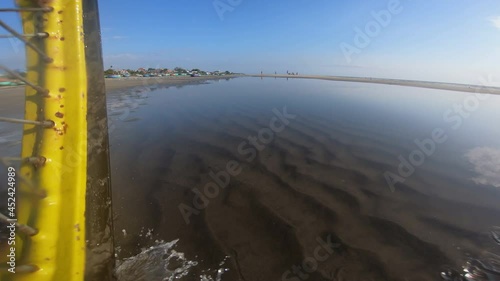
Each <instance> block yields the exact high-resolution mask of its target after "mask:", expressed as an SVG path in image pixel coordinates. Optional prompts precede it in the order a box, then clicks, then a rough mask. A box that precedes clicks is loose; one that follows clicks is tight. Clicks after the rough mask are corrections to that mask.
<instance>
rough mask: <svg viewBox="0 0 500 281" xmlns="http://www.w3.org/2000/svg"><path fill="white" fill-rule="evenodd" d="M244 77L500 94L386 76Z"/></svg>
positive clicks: (477, 87) (494, 90) (488, 89)
mask: <svg viewBox="0 0 500 281" xmlns="http://www.w3.org/2000/svg"><path fill="white" fill-rule="evenodd" d="M243 76H244V77H266V78H298V79H317V80H330V81H341V82H356V83H372V84H384V85H395V86H406V87H417V88H427V89H436V90H448V91H457V92H467V93H480V94H492V95H500V87H492V86H480V85H467V84H457V83H444V82H428V81H417V80H402V79H387V78H369V77H348V76H324V75H274V74H262V75H261V74H246V75H243Z"/></svg>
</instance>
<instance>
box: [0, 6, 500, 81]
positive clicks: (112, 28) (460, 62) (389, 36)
mask: <svg viewBox="0 0 500 281" xmlns="http://www.w3.org/2000/svg"><path fill="white" fill-rule="evenodd" d="M394 1H395V2H394ZM392 2H394V3H396V4H390V3H392ZM397 2H399V4H397ZM125 3H130V4H125ZM390 5H397V7H398V9H397V10H398V11H399V12H398V13H393V12H392V11H393V10H394V9H392V10H391V9H389V8H388V7H389V6H390ZM217 7H218V8H219V10H217ZM394 7H396V6H394ZM224 9H226V10H225V12H224ZM374 13H378V14H380V13H382V14H384V13H385V14H386V15H387V13H389V14H390V20H389V21H386V22H385V23H387V24H384V26H382V25H381V24H380V21H379V22H378V23H377V22H376V20H375V18H374ZM100 16H101V27H102V38H103V50H104V54H105V67H106V68H108V67H109V66H111V65H113V67H114V68H137V67H140V66H143V67H168V68H173V67H175V66H182V67H186V68H195V67H196V68H202V69H207V70H215V69H220V70H226V69H228V70H231V71H235V72H245V73H260V71H261V70H262V71H264V72H273V73H274V71H278V72H279V73H283V72H286V71H287V70H289V71H293V72H299V73H301V74H302V73H303V74H327V75H352V76H371V77H392V78H404V79H422V80H432V81H447V82H458V83H475V84H477V83H479V81H478V77H479V76H484V75H488V74H498V73H500V2H499V1H498V0H483V1H473V0H455V1H451V0H443V1H431V0H427V1H417V0H400V1H397V0H383V1H382V0H380V1H379V0H377V1H373V0H353V1H333V0H315V1H307V0H274V1H270V0H183V1H165V0H150V1H142V2H137V1H124V0H103V1H100ZM4 18H5V19H4ZM2 19H4V20H5V21H7V22H9V23H11V24H14V25H16V26H19V25H18V22H19V20H18V19H17V17H15V16H14V15H9V16H4V15H2ZM386 19H387V18H386ZM374 24H375V25H377V24H378V26H379V28H378V29H376V28H375V27H376V26H375V25H374ZM367 27H372V28H375V29H372V30H373V32H372V33H371V35H370V36H368V35H367V36H368V38H369V44H366V46H365V45H363V46H361V45H356V43H355V42H356V41H355V36H356V35H357V34H358V33H357V32H356V30H357V29H358V30H362V31H363V33H365V34H366V28H367ZM1 41H3V42H1V43H0V60H1V61H2V62H3V63H6V64H8V65H10V66H13V67H16V68H22V57H23V51H22V48H21V47H22V46H20V45H16V44H12V42H10V41H8V40H1ZM365 43H366V42H365ZM341 46H351V47H353V48H356V49H357V52H356V53H353V54H352V55H351V56H350V59H347V58H346V56H345V55H344V52H343V51H342V47H341ZM360 46H361V47H360ZM344 49H345V48H344ZM19 50H21V51H19ZM351 50H352V49H351Z"/></svg>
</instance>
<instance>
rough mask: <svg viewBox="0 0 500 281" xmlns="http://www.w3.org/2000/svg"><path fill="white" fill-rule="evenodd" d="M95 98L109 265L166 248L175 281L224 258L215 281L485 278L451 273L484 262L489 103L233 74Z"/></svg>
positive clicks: (492, 129)
mask: <svg viewBox="0 0 500 281" xmlns="http://www.w3.org/2000/svg"><path fill="white" fill-rule="evenodd" d="M109 103H110V111H111V113H110V114H111V115H112V120H111V123H112V127H115V128H114V129H113V130H112V149H111V151H112V159H113V163H112V165H113V167H114V168H113V188H114V196H115V198H114V199H115V203H114V204H115V212H116V215H117V220H116V223H115V227H116V235H117V238H118V244H119V245H120V247H121V248H120V249H121V251H120V253H119V257H120V258H124V257H129V256H133V255H135V254H137V253H138V251H139V250H138V249H140V247H147V246H150V245H151V241H152V240H155V239H162V240H165V241H172V240H176V239H179V241H178V243H177V246H176V247H177V250H178V251H180V252H182V253H184V254H185V256H186V257H187V259H188V260H193V261H196V263H197V265H196V266H193V267H192V268H190V270H189V271H190V274H191V275H189V274H188V276H187V277H186V278H187V279H186V280H195V279H197V276H200V275H201V274H200V272H201V271H203V270H204V269H207V268H214V269H216V268H219V267H218V265H219V264H220V262H221V261H222V260H223V259H225V258H226V257H227V262H226V264H225V267H226V268H227V269H228V271H227V272H226V273H225V274H224V276H223V277H222V280H305V279H307V280H439V279H440V278H443V279H446V278H448V280H462V279H463V280H488V279H487V278H490V280H495V279H491V278H496V277H495V276H497V275H495V274H493V273H491V272H494V273H495V272H497V268H496V267H493V266H489V267H488V266H484V267H483V268H482V269H481V267H477V266H476V273H477V272H479V271H481V270H486V272H490V275H491V276H494V277H491V276H490V277H484V276H486V275H484V276H483V275H481V276H480V274H476V277H474V278H476V279H464V278H472V277H470V276H468V275H467V272H465V271H463V270H464V269H470V268H471V266H470V263H471V261H472V263H474V261H475V260H476V261H483V263H484V262H487V261H493V262H497V263H496V264H498V260H499V259H498V256H497V255H499V254H500V246H499V245H498V242H495V239H494V237H495V236H494V235H492V234H491V233H493V232H494V231H497V230H498V229H496V228H495V226H497V225H500V222H499V219H498V218H499V214H500V206H499V205H500V204H498V202H499V200H500V189H499V179H500V177H499V175H500V173H499V171H500V170H499V169H500V157H497V155H498V153H500V138H499V137H500V127H499V126H497V125H496V124H497V122H498V120H499V117H500V116H499V115H500V114H499V113H498V108H499V107H498V106H499V105H500V99H499V97H496V96H490V95H481V96H474V95H471V94H464V93H457V92H450V91H438V90H428V89H416V88H408V87H397V86H382V85H369V84H356V83H340V82H332V81H304V80H293V79H290V80H288V81H287V80H284V79H281V80H280V79H272V78H270V79H259V78H241V79H235V80H231V81H219V82H210V83H208V84H206V85H197V86H185V87H180V88H168V89H157V88H153V89H149V88H148V89H136V90H132V91H129V92H128V93H125V94H123V93H122V94H121V95H115V96H114V98H111V99H110V102H109ZM459 105H461V106H462V107H463V109H460V107H459ZM285 111H286V112H285ZM287 114H288V115H287ZM280 116H281V117H280ZM283 116H288V119H287V118H284V117H283ZM283 118H284V119H283ZM127 120H128V122H123V121H127ZM273 120H274V121H273ZM277 120H279V121H277ZM273 122H274V123H273ZM280 122H281V123H280ZM273 124H274V125H273ZM259 133H260V139H259ZM254 136H255V137H257V139H259V140H258V141H257V143H256V144H255V146H253V145H252V144H251V143H250V142H251V141H249V139H248V138H249V137H254ZM228 163H230V164H229V166H230V167H228ZM402 163H403V164H402ZM398 166H402V168H400V171H398ZM386 178H389V182H392V184H388V181H387V179H386ZM141 229H149V230H151V239H145V238H144V235H141V234H140V232H141ZM123 231H125V232H126V233H127V235H123ZM495 233H496V232H495ZM324 245H330V246H331V245H334V246H333V247H331V248H328V247H323V250H321V248H320V247H322V246H324ZM493 264H495V263H493ZM488 270H490V271H488ZM453 275H456V277H453ZM450 276H451V277H450ZM477 276H479V277H477ZM294 278H298V279H294ZM450 278H458V279H450ZM460 278H462V279H460ZM480 278H486V279H480Z"/></svg>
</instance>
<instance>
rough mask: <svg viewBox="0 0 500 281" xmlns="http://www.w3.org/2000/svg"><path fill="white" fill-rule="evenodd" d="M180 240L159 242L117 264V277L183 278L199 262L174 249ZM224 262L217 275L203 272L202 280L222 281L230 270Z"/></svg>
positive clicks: (144, 280) (122, 280) (131, 280)
mask: <svg viewBox="0 0 500 281" xmlns="http://www.w3.org/2000/svg"><path fill="white" fill-rule="evenodd" d="M178 241H179V240H178V239H177V240H174V241H171V242H168V243H164V242H159V243H158V244H157V245H156V246H152V247H150V248H148V249H145V250H143V251H142V252H141V253H139V254H138V255H136V256H133V257H130V258H128V259H125V260H124V261H123V262H122V263H121V264H119V265H118V266H117V269H116V277H117V278H118V280H119V281H153V280H161V281H173V280H183V279H182V278H183V277H185V276H187V275H188V274H189V273H190V271H191V269H192V268H193V267H195V266H197V265H198V262H196V261H190V260H188V259H187V258H186V257H185V256H184V253H180V252H177V251H175V250H174V249H173V248H174V247H175V245H176V244H177V242H178ZM224 262H225V260H224V261H223V262H221V264H220V266H221V268H219V269H218V270H217V271H216V275H215V277H212V276H211V275H210V274H202V275H200V281H221V280H222V275H223V274H224V273H225V272H226V271H227V270H228V269H226V268H223V267H222V266H223V264H224Z"/></svg>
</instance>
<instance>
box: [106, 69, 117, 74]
mask: <svg viewBox="0 0 500 281" xmlns="http://www.w3.org/2000/svg"><path fill="white" fill-rule="evenodd" d="M104 74H105V75H113V74H115V71H114V70H113V69H111V68H110V69H107V70H105V71H104Z"/></svg>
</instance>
